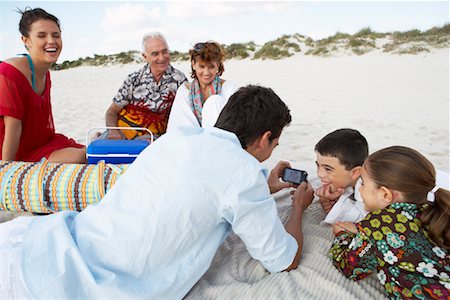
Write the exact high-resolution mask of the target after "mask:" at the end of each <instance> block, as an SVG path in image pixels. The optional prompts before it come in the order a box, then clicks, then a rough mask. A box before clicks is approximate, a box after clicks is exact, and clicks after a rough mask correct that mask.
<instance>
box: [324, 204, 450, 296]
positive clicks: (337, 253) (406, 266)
mask: <svg viewBox="0 0 450 300" xmlns="http://www.w3.org/2000/svg"><path fill="white" fill-rule="evenodd" d="M426 207H427V205H416V204H411V203H394V204H392V205H390V206H388V207H387V208H385V209H382V210H376V211H373V212H372V213H369V214H368V215H367V216H366V217H365V218H364V220H362V221H361V222H359V223H357V224H356V226H357V228H358V232H357V233H356V234H353V233H347V232H341V233H340V234H338V235H337V236H336V238H335V239H334V241H333V246H332V247H331V250H330V254H331V256H332V259H333V264H334V265H335V267H336V268H338V269H339V270H340V271H341V272H342V273H343V274H344V275H345V276H347V277H348V278H350V279H353V280H359V279H362V278H365V277H366V276H368V275H369V274H370V273H371V272H372V271H373V270H377V273H378V274H377V277H378V280H379V281H380V283H381V284H382V285H383V286H384V288H385V290H386V292H387V294H388V296H389V297H390V298H391V299H410V298H417V299H450V292H449V289H450V277H449V274H450V255H449V253H448V252H447V251H446V250H445V249H442V248H440V247H438V246H437V245H436V244H435V243H434V242H433V241H432V240H431V239H430V238H429V237H428V231H427V230H426V228H424V227H422V223H421V221H420V220H419V214H420V212H422V211H423V210H424V209H425V208H426Z"/></svg>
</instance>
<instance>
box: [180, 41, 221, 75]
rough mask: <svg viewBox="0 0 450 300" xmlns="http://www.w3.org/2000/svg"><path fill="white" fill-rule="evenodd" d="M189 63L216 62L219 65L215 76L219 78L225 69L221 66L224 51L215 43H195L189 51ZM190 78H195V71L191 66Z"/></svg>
mask: <svg viewBox="0 0 450 300" xmlns="http://www.w3.org/2000/svg"><path fill="white" fill-rule="evenodd" d="M189 55H190V56H191V61H194V62H197V60H198V59H200V60H202V61H204V62H206V63H210V62H217V63H218V64H219V71H218V72H217V75H219V76H221V75H222V74H223V71H225V68H224V66H223V60H224V57H225V50H223V48H222V47H221V46H220V45H219V44H218V43H216V42H205V43H197V44H195V45H194V48H192V49H191V50H189ZM191 77H192V78H195V77H196V74H195V70H194V68H193V67H192V65H191Z"/></svg>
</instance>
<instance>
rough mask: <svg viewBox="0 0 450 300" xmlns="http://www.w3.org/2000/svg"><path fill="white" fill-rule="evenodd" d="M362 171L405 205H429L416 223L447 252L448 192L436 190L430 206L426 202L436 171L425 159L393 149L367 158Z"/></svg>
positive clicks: (413, 152)
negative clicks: (394, 193) (424, 228)
mask: <svg viewBox="0 0 450 300" xmlns="http://www.w3.org/2000/svg"><path fill="white" fill-rule="evenodd" d="M364 169H365V170H366V171H367V173H368V174H369V176H370V177H371V178H372V179H373V181H374V182H375V183H376V184H377V185H379V186H385V187H387V188H389V189H393V190H396V191H399V192H401V193H402V194H403V196H404V198H405V200H407V201H408V202H412V203H416V204H425V203H429V204H428V207H427V208H426V209H425V210H424V211H423V212H422V214H421V215H420V220H421V221H422V224H424V226H426V227H428V229H429V236H430V238H431V239H432V240H433V241H434V242H435V243H436V244H437V245H438V246H440V247H442V248H444V249H447V250H448V249H450V230H448V229H449V228H450V192H449V191H447V190H445V189H443V188H439V189H438V190H437V191H436V192H435V193H434V197H435V200H434V202H428V201H427V194H428V192H430V191H431V190H432V189H433V188H434V186H435V184H436V171H435V169H434V167H433V164H432V163H431V162H430V161H429V160H428V159H426V158H425V156H423V155H422V154H420V153H419V152H417V151H416V150H413V149H411V148H408V147H402V146H393V147H389V148H385V149H381V150H379V151H377V152H374V153H373V154H371V155H369V157H368V158H367V160H366V162H365V163H364Z"/></svg>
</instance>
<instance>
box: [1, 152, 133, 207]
mask: <svg viewBox="0 0 450 300" xmlns="http://www.w3.org/2000/svg"><path fill="white" fill-rule="evenodd" d="M127 168H128V165H127V164H122V165H113V164H105V163H104V161H99V162H98V163H97V164H96V165H92V164H91V165H89V164H61V163H49V162H48V161H47V160H42V161H40V162H21V161H0V192H1V194H0V210H9V211H28V212H33V213H52V212H56V211H60V210H77V211H81V210H83V209H84V208H86V206H88V205H89V204H92V203H97V202H99V201H100V200H101V199H102V198H103V196H104V195H105V193H106V192H107V191H108V190H109V189H110V188H111V187H112V186H113V185H114V183H115V182H116V181H117V180H118V179H119V177H120V175H122V174H123V172H125V170H126V169H127Z"/></svg>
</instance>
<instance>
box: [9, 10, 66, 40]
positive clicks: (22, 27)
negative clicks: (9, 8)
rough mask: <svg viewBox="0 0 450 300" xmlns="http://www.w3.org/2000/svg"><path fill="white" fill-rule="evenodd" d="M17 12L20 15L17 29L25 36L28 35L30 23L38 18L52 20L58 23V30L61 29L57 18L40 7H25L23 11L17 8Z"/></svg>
mask: <svg viewBox="0 0 450 300" xmlns="http://www.w3.org/2000/svg"><path fill="white" fill-rule="evenodd" d="M17 12H18V13H20V14H21V15H22V17H21V18H20V22H19V31H20V33H21V34H22V35H23V36H25V37H29V34H30V28H31V24H33V23H34V22H36V21H39V20H50V21H53V22H55V23H56V25H58V28H59V30H61V28H60V24H59V20H58V18H57V17H55V16H54V15H52V14H49V13H48V12H46V11H45V10H43V9H42V8H34V9H32V8H31V7H26V8H25V10H23V11H22V10H20V9H18V10H17Z"/></svg>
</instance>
